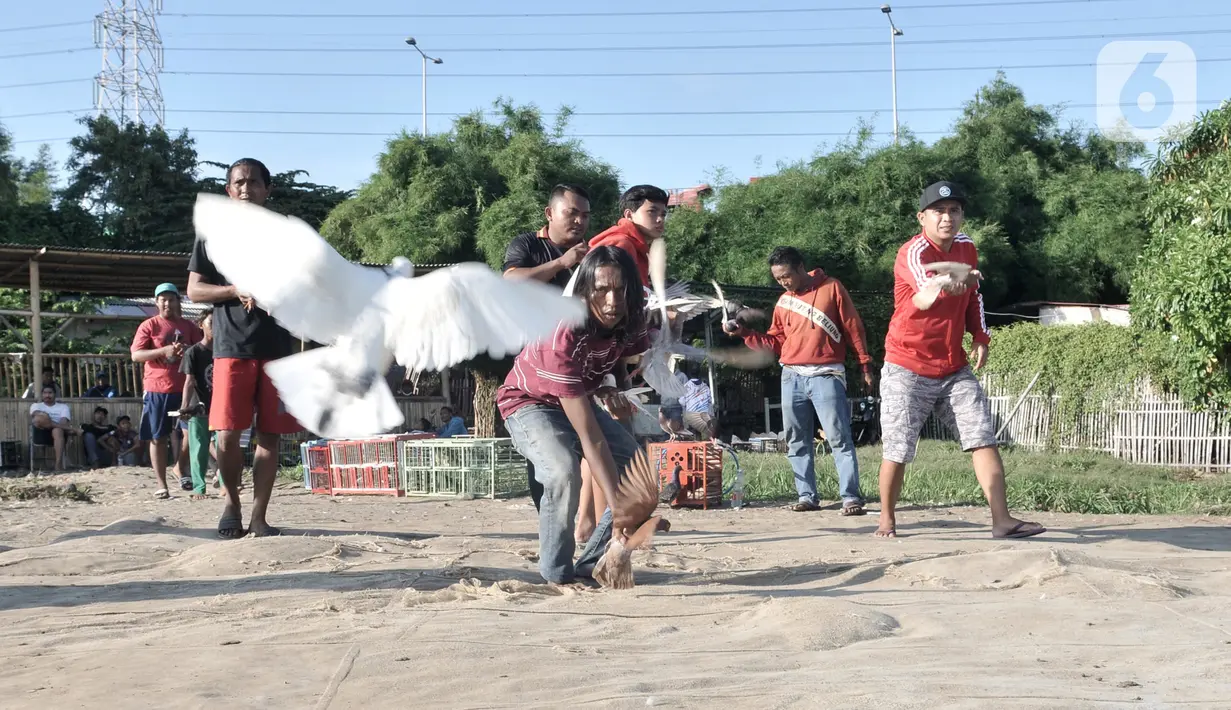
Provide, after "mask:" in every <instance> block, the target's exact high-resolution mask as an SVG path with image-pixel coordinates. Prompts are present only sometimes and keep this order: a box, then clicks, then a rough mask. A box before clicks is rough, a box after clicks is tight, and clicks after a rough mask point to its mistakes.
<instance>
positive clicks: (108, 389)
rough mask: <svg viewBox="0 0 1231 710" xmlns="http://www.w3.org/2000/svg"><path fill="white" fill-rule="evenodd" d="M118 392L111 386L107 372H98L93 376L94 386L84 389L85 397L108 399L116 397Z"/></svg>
mask: <svg viewBox="0 0 1231 710" xmlns="http://www.w3.org/2000/svg"><path fill="white" fill-rule="evenodd" d="M119 394H120V393H119V392H117V391H116V389H115V388H114V387H112V386H111V382H110V378H109V377H108V376H107V373H105V372H100V373H98V374H97V375H95V376H94V386H93V387H91V388H90V389H88V390H86V392H85V396H86V398H87V399H110V398H112V397H118V396H119Z"/></svg>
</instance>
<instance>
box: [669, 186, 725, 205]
mask: <svg viewBox="0 0 1231 710" xmlns="http://www.w3.org/2000/svg"><path fill="white" fill-rule="evenodd" d="M712 192H714V189H713V188H712V187H710V186H709V185H697V186H696V187H684V188H677V189H674V190H667V206H668V207H693V208H699V207H700V206H701V198H702V197H705V196H707V195H709V194H711V193H712Z"/></svg>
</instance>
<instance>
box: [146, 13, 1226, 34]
mask: <svg viewBox="0 0 1231 710" xmlns="http://www.w3.org/2000/svg"><path fill="white" fill-rule="evenodd" d="M1225 17H1231V13H1208V14H1185V15H1152V16H1139V17H1107V18H1086V19H1078V20H1066V23H1067V24H1077V23H1095V22H1097V23H1099V24H1106V23H1109V22H1151V21H1156V20H1198V19H1214V18H1225ZM1055 24H1056V20H1054V19H1047V20H1017V21H996V22H980V23H978V24H958V23H953V22H940V23H922V24H916V23H911V24H910V28H909V29H911V30H912V31H914V30H921V29H942V28H943V29H954V28H962V27H969V28H976V29H978V28H984V27H1004V26H1008V27H1020V26H1022V25H1049V26H1053V25H1055ZM883 29H884V25H883V24H882V23H875V24H866V25H847V26H833V25H831V26H829V27H768V28H741V29H734V30H716V29H691V28H690V29H688V30H686V31H685V30H678V29H675V30H625V31H606V32H571V31H570V32H568V33H567V35H568V36H569V37H627V36H638V37H645V36H654V35H678V34H682V33H686V34H689V35H715V34H756V33H766V32H794V33H807V32H849V31H852V30H875V31H877V32H880V31H882V30H883ZM271 36H276V37H330V38H337V37H387V38H389V39H390V40H394V39H396V40H398V41H401V40H402V38H403V37H404V33H402V34H399V33H396V32H285V31H282V30H278V31H265V32H165V33H163V37H164V38H166V39H173V38H178V37H271ZM431 36H432V37H433V38H440V37H560V36H561V32H559V31H556V32H432V33H431Z"/></svg>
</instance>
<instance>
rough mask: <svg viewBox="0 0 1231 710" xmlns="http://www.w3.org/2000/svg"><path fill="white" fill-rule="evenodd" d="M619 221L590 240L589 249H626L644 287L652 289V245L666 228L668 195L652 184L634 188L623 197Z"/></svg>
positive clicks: (629, 189)
mask: <svg viewBox="0 0 1231 710" xmlns="http://www.w3.org/2000/svg"><path fill="white" fill-rule="evenodd" d="M620 215H621V218H620V221H618V222H616V224H615V226H614V227H611V228H610V229H607V230H606V231H604V232H602V233H601V234H599V235H598V236H597V237H595V238H593V239H591V240H590V248H591V249H593V248H595V247H602V246H609V247H616V248H619V249H623V250H624V251H626V252H628V255H629V256H631V257H632V258H633V263H635V264H636V265H637V271H638V272H640V274H641V285H643V286H645V287H646V288H649V287H650V242H653V241H654V240H655V239H661V238H662V236H663V230H664V229H666V227H667V193H666V191H665V190H663V189H662V188H659V187H654V186H653V185H634V186H633V187H630V188H628V189H627V190H625V192H624V194H623V195H621V196H620Z"/></svg>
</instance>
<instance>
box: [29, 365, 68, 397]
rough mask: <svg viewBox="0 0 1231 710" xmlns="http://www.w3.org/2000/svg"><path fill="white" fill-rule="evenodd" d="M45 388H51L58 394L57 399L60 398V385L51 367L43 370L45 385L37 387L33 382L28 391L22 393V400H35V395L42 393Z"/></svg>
mask: <svg viewBox="0 0 1231 710" xmlns="http://www.w3.org/2000/svg"><path fill="white" fill-rule="evenodd" d="M44 387H50V388H51V389H52V391H53V392H55V393H56V397H57V398H59V396H60V384H59V383H58V382H56V373H55V370H52V369H51V368H50V367H44V368H43V383H42V384H41V385H38V386H35V384H34V383H33V382H31V383H30V386H29V387H27V388H26V391H25V392H23V393H22V395H21V398H22V399H34V395H35V393H37V392H41V391H42V388H44Z"/></svg>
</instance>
